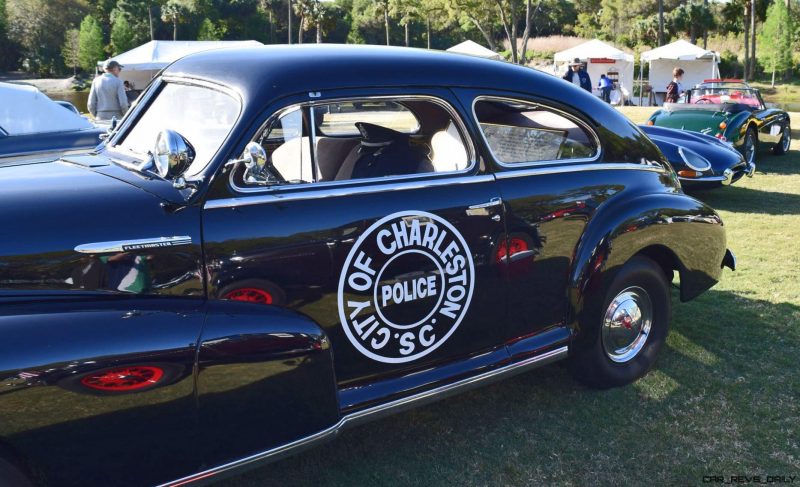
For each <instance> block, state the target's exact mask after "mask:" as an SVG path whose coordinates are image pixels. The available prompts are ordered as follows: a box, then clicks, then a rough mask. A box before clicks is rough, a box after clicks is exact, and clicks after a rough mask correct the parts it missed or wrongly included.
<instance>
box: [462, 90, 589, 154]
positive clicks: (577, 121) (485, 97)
mask: <svg viewBox="0 0 800 487" xmlns="http://www.w3.org/2000/svg"><path fill="white" fill-rule="evenodd" d="M484 100H494V101H501V102H511V103H525V104H528V105H535V106H537V107H540V108H544V109H545V110H547V111H550V112H553V113H557V114H558V115H561V116H562V117H564V118H566V119H567V120H570V121H572V122H574V123H575V124H577V125H578V126H580V127H582V128H583V129H584V130H585V131H586V132H588V133H589V134H591V136H592V138H593V139H594V143H595V144H596V147H597V149H596V150H595V153H594V155H593V156H592V157H583V158H575V159H556V160H544V161H531V162H517V163H507V162H502V161H501V160H500V159H499V158H498V157H497V156H496V155H495V153H494V151H493V150H492V146H491V145H490V144H489V141H488V140H487V139H486V134H485V133H483V127H481V122H480V120H479V119H478V112H476V111H475V105H477V104H478V102H479V101H484ZM472 118H473V119H474V121H475V124H476V125H477V126H478V132H480V134H481V139H483V143H484V145H485V146H486V149H487V150H488V151H489V153H490V154H491V155H492V159H494V161H495V162H496V163H497V164H498V165H499V166H500V167H503V168H506V169H517V168H521V167H523V168H524V167H531V166H541V165H543V164H571V163H581V162H594V161H596V160H598V159H600V155H601V154H602V152H603V147H602V145H601V144H600V137H598V136H597V133H596V132H595V131H594V130H593V129H592V128H591V127H590V126H589V124H587V123H586V122H584V121H583V120H581V119H580V118H578V117H576V116H575V115H572V114H571V113H567V112H565V111H563V110H559V109H558V108H554V107H552V106H549V105H547V104H542V103H540V102H535V101H532V100H525V99H521V98H509V97H506V96H492V95H482V96H477V97H475V99H474V100H472Z"/></svg>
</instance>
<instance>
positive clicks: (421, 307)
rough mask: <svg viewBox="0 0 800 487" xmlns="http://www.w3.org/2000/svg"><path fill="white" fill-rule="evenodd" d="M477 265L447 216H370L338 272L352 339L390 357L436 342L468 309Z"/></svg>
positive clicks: (380, 357) (418, 352)
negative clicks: (372, 217) (475, 265)
mask: <svg viewBox="0 0 800 487" xmlns="http://www.w3.org/2000/svg"><path fill="white" fill-rule="evenodd" d="M474 287H475V267H474V265H473V263H472V254H471V253H470V251H469V247H468V246H467V243H466V242H465V241H464V237H462V236H461V234H460V233H458V230H456V229H455V227H453V226H452V225H451V224H450V223H449V222H448V221H447V220H444V219H442V218H440V217H438V216H436V215H434V214H432V213H427V212H424V211H401V212H398V213H393V214H391V215H389V216H386V217H384V218H381V219H380V220H378V221H376V222H375V223H374V224H372V225H371V226H370V227H369V228H368V229H367V230H366V231H365V232H364V233H363V234H362V235H361V237H360V238H359V239H358V240H357V241H356V243H355V245H354V246H353V249H352V250H351V251H350V253H349V254H348V255H347V260H346V261H345V263H344V267H343V268H342V275H341V276H340V277H339V292H338V299H339V318H340V319H341V322H342V326H343V327H344V331H345V333H346V334H347V338H349V339H350V342H351V343H352V344H353V345H354V346H355V347H356V348H357V349H358V350H359V351H360V352H361V353H363V354H364V355H366V356H367V357H369V358H371V359H374V360H377V361H379V362H386V363H402V362H410V361H412V360H416V359H418V358H420V357H424V356H425V355H427V354H429V353H431V352H432V351H434V350H436V349H437V348H438V347H439V346H440V345H441V344H442V343H444V342H445V341H446V340H447V339H448V338H449V337H450V335H452V334H453V332H454V331H456V328H458V325H459V324H460V323H461V320H463V319H464V316H465V315H466V314H467V309H468V308H469V303H470V301H471V300H472V291H473V289H474Z"/></svg>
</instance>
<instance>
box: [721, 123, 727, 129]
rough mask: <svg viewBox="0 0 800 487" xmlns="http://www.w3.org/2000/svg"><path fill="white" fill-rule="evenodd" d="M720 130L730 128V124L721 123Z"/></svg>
mask: <svg viewBox="0 0 800 487" xmlns="http://www.w3.org/2000/svg"><path fill="white" fill-rule="evenodd" d="M719 128H720V129H722V130H725V129H726V128H728V124H727V123H725V122H720V123H719Z"/></svg>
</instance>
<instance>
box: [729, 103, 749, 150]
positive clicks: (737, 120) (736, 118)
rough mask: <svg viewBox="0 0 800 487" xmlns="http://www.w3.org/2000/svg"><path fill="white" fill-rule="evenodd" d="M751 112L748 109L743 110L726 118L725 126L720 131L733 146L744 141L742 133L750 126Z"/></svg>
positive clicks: (737, 145) (739, 144)
mask: <svg viewBox="0 0 800 487" xmlns="http://www.w3.org/2000/svg"><path fill="white" fill-rule="evenodd" d="M751 117H752V114H751V113H750V112H749V111H743V112H739V113H736V114H733V115H731V116H729V117H728V119H727V120H726V122H725V123H726V124H727V127H725V130H724V131H723V132H722V135H724V136H725V138H726V139H727V140H728V142H732V143H733V145H734V146H736V147H739V146H741V145H742V144H743V143H744V134H745V133H746V132H747V128H748V127H749V126H750V118H751Z"/></svg>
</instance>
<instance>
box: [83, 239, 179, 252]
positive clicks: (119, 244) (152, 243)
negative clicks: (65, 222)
mask: <svg viewBox="0 0 800 487" xmlns="http://www.w3.org/2000/svg"><path fill="white" fill-rule="evenodd" d="M191 243H192V237H189V236H181V237H152V238H140V239H134V240H111V241H108V242H91V243H85V244H81V245H78V246H76V247H75V252H80V253H81V254H108V253H115V252H129V251H132V250H147V249H155V248H161V247H176V246H178V245H190V244H191Z"/></svg>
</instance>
